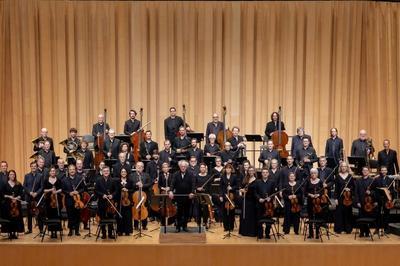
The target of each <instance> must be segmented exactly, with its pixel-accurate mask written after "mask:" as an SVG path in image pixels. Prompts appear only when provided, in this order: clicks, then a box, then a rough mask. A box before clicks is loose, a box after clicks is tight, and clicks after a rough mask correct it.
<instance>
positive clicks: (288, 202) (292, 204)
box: [282, 172, 303, 235]
mask: <svg viewBox="0 0 400 266" xmlns="http://www.w3.org/2000/svg"><path fill="white" fill-rule="evenodd" d="M288 178H289V181H288V182H287V183H286V184H285V185H284V187H283V188H284V189H285V190H284V191H283V192H282V194H283V200H284V202H285V204H284V206H285V219H284V221H283V232H284V233H285V234H289V232H290V227H291V226H293V229H294V233H295V234H296V235H298V234H299V225H300V211H301V206H302V205H303V188H302V187H301V185H302V184H301V182H300V181H296V175H295V173H294V172H291V173H289V176H288Z"/></svg>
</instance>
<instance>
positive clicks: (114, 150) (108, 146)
mask: <svg viewBox="0 0 400 266" xmlns="http://www.w3.org/2000/svg"><path fill="white" fill-rule="evenodd" d="M120 144H121V141H120V140H119V139H116V138H114V140H113V142H112V143H111V140H110V139H109V138H107V139H106V140H105V141H104V146H103V152H104V154H105V156H106V158H107V153H108V152H109V151H110V150H111V158H112V159H118V153H119V146H120Z"/></svg>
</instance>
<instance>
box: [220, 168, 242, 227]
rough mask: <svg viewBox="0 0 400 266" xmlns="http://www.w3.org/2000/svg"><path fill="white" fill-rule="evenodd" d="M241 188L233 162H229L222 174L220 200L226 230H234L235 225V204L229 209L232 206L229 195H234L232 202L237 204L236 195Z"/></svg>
mask: <svg viewBox="0 0 400 266" xmlns="http://www.w3.org/2000/svg"><path fill="white" fill-rule="evenodd" d="M238 188H239V184H238V178H237V176H236V175H235V169H234V168H233V166H232V164H227V165H225V167H224V170H223V171H222V175H221V185H220V196H219V200H220V202H221V203H222V207H223V209H222V221H223V224H224V231H233V229H234V226H235V208H234V207H235V206H233V208H232V209H229V210H228V206H231V205H230V203H229V201H228V199H227V197H229V195H230V194H231V195H232V199H231V201H232V203H233V204H235V196H236V193H237V190H238Z"/></svg>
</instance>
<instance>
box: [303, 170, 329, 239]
mask: <svg viewBox="0 0 400 266" xmlns="http://www.w3.org/2000/svg"><path fill="white" fill-rule="evenodd" d="M322 189H323V185H322V181H321V180H320V179H319V178H318V170H317V169H316V168H312V169H311V170H310V178H309V179H308V180H307V181H306V184H305V187H304V195H306V196H307V213H308V217H309V219H325V217H326V214H327V208H326V206H323V205H322V204H321V202H320V199H321V198H320V197H321V191H322ZM313 227H315V238H316V239H318V238H319V237H320V235H319V227H320V224H318V223H315V226H313V225H312V224H310V225H309V227H308V238H314V228H313Z"/></svg>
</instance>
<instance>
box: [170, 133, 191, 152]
mask: <svg viewBox="0 0 400 266" xmlns="http://www.w3.org/2000/svg"><path fill="white" fill-rule="evenodd" d="M190 141H191V140H190V138H189V137H187V135H186V129H185V128H184V127H183V126H182V127H180V128H179V136H177V137H175V139H174V142H173V148H174V150H175V156H176V157H177V158H179V159H188V149H189V148H190V146H191V142H190Z"/></svg>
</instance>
